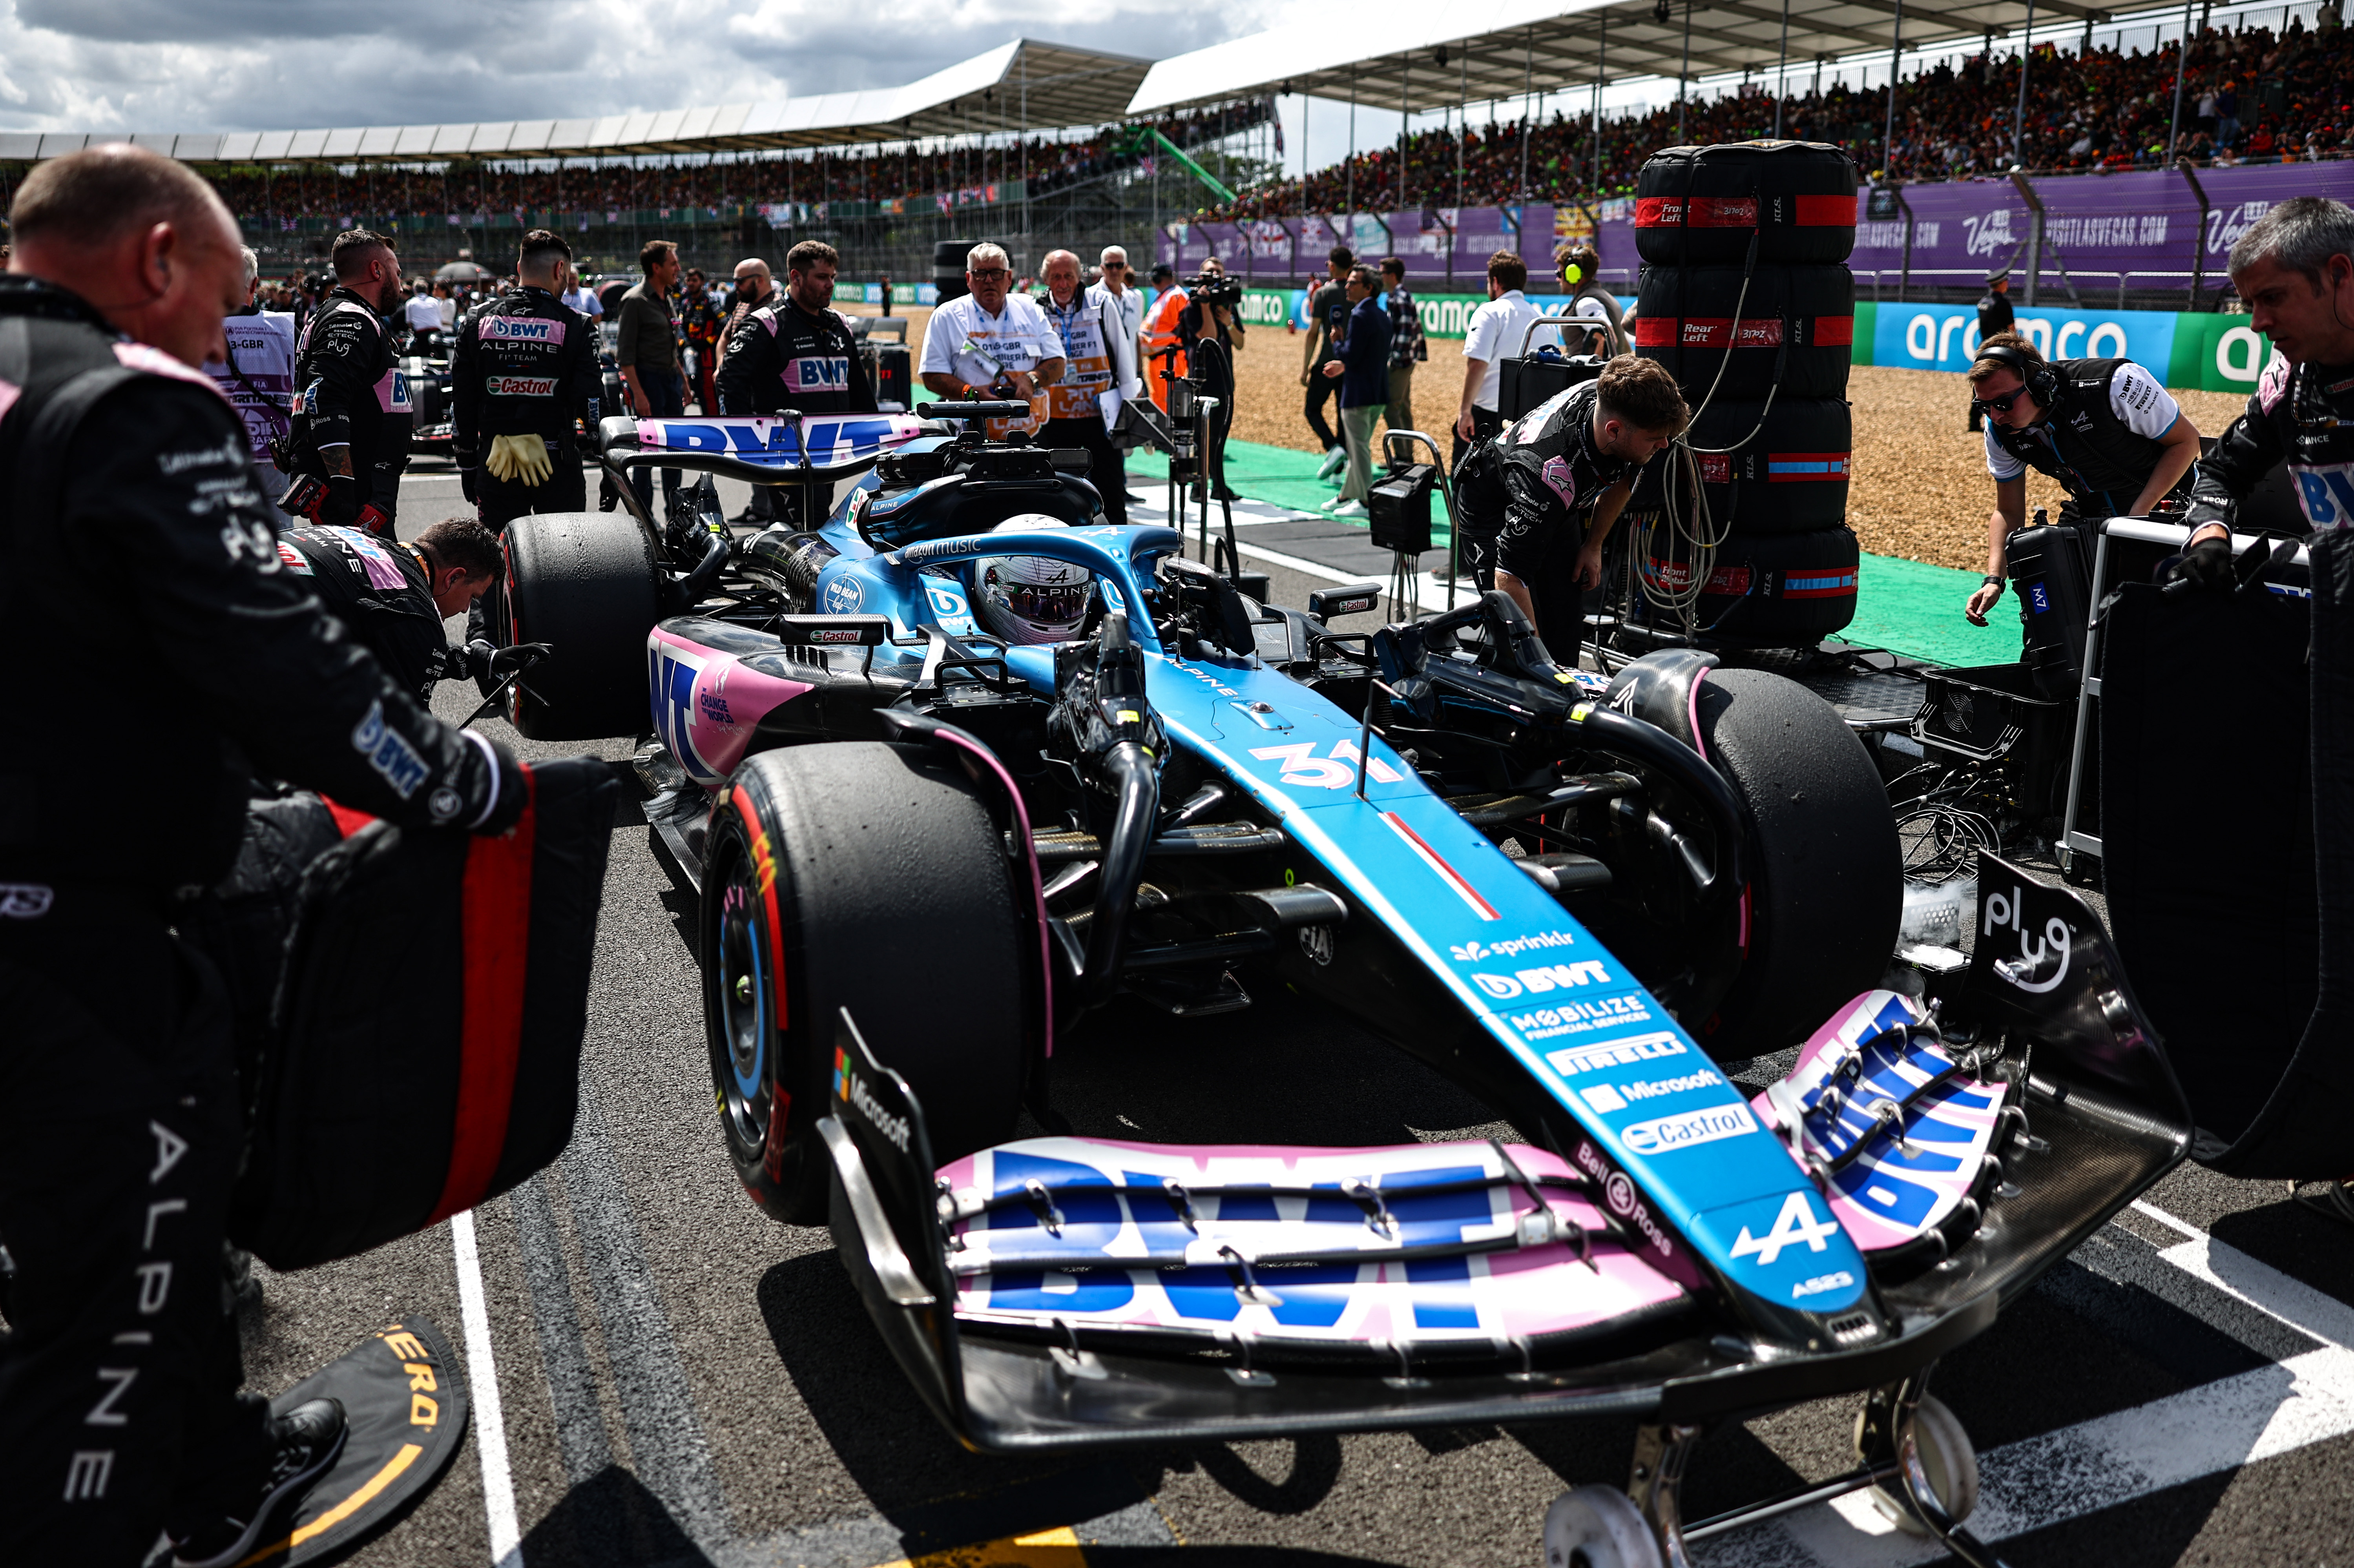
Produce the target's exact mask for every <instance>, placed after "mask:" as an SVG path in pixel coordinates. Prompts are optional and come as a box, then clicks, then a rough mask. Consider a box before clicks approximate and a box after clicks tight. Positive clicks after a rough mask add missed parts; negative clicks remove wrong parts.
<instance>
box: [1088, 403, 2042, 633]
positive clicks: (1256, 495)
mask: <svg viewBox="0 0 2354 1568" xmlns="http://www.w3.org/2000/svg"><path fill="white" fill-rule="evenodd" d="M1321 461H1322V460H1321V459H1320V458H1319V457H1317V455H1316V454H1315V453H1313V452H1303V451H1294V450H1291V449H1290V448H1288V447H1267V446H1261V445H1259V444H1258V443H1257V442H1256V441H1229V442H1227V443H1226V482H1227V483H1229V484H1231V485H1233V486H1234V487H1235V490H1236V491H1237V492H1239V493H1242V494H1244V495H1246V496H1248V497H1250V498H1251V499H1252V500H1253V501H1264V502H1266V503H1268V504H1269V505H1272V506H1282V507H1288V508H1289V509H1290V510H1292V511H1294V512H1314V511H1316V510H1317V509H1318V508H1319V507H1320V506H1322V505H1323V504H1324V503H1326V502H1328V501H1330V500H1331V499H1332V497H1333V496H1334V495H1336V494H1338V493H1339V492H1338V491H1337V490H1335V489H1334V488H1333V487H1331V485H1328V484H1325V483H1323V482H1321V481H1320V480H1318V479H1317V477H1316V470H1317V468H1318V466H1319V464H1320V462H1321ZM1168 471H1169V470H1168V464H1167V462H1166V461H1165V460H1164V459H1162V458H1161V455H1160V454H1159V453H1158V452H1144V451H1139V452H1130V453H1129V458H1128V473H1129V481H1130V482H1131V485H1132V487H1133V488H1135V489H1136V490H1137V492H1138V493H1144V489H1145V487H1146V486H1147V485H1153V486H1159V485H1162V484H1165V483H1166V482H1167V475H1168ZM1441 511H1443V508H1438V507H1434V513H1438V512H1441ZM1355 521H1356V525H1357V526H1358V527H1361V528H1362V527H1363V526H1365V522H1364V519H1363V518H1358V519H1356V520H1355ZM1431 521H1432V524H1433V526H1432V529H1431V536H1432V538H1433V539H1434V540H1435V541H1436V542H1437V544H1438V545H1439V546H1441V547H1444V546H1445V545H1446V543H1447V520H1446V518H1445V516H1444V515H1434V516H1433V517H1432V519H1431ZM1980 580H1981V579H1980V577H1979V576H1978V574H1977V573H1975V572H1960V571H1956V570H1954V569H1953V568H1952V567H1933V566H1930V565H1928V564H1927V563H1926V562H1924V561H1908V560H1904V559H1902V558H1900V557H1898V556H1872V555H1867V556H1864V557H1863V560H1862V565H1861V570H1860V571H1859V573H1858V575H1857V583H1856V586H1857V599H1856V614H1855V620H1852V621H1850V623H1849V625H1848V628H1847V630H1845V631H1843V632H1841V633H1840V641H1845V642H1849V643H1852V644H1854V645H1856V646H1858V647H1863V648H1886V649H1889V650H1891V651H1892V652H1897V653H1902V654H1903V655H1904V656H1905V657H1907V658H1909V659H1925V660H1927V661H1929V662H1932V663H1936V664H1951V665H1970V664H2002V663H2008V662H2010V661H2011V660H2014V659H2016V658H2018V657H2019V608H2018V606H2017V605H2016V604H2014V603H2013V602H2012V600H2011V598H2010V596H2009V594H2008V593H2006V594H2005V595H2004V596H2003V598H2002V599H2001V600H2000V601H1999V603H1998V604H1997V605H1996V606H1995V608H1994V610H1993V612H1992V613H1991V614H1990V615H1988V617H1987V622H1988V623H1987V624H1986V625H1985V626H1983V627H1978V626H1972V625H1971V624H1970V623H1969V622H1968V621H1967V620H1963V619H1962V606H1963V605H1964V604H1966V603H1967V602H1968V600H1969V597H1970V594H1971V593H1972V592H1973V591H1974V590H1975V589H1976V588H1978V583H1979V581H1980Z"/></svg>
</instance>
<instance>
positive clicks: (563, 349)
mask: <svg viewBox="0 0 2354 1568" xmlns="http://www.w3.org/2000/svg"><path fill="white" fill-rule="evenodd" d="M515 280H516V282H517V283H518V285H519V287H517V288H516V290H515V291H514V292H513V293H511V294H502V295H500V296H499V297H498V298H497V299H495V300H493V301H491V302H489V303H488V304H486V305H483V306H482V308H481V309H479V310H477V311H475V312H474V313H472V314H471V315H469V316H467V317H466V319H465V320H464V321H463V322H461V323H459V327H458V342H457V345H456V346H455V347H454V348H453V349H452V350H451V355H450V397H451V422H452V430H451V437H452V439H451V450H452V454H453V455H454V456H455V457H456V459H457V462H458V476H459V481H460V482H461V485H462V486H463V487H464V489H465V493H466V499H467V500H469V501H472V502H473V503H475V505H476V507H477V508H478V509H479V511H480V513H481V514H482V526H483V527H485V528H488V529H489V530H491V532H492V533H493V534H495V533H498V532H500V531H501V530H503V529H504V528H505V527H506V525H507V524H508V523H509V522H511V521H512V520H514V518H517V517H520V516H522V515H523V514H525V513H527V512H584V511H586V510H588V482H587V481H586V480H585V479H584V478H583V477H582V475H581V471H580V450H579V447H578V444H577V442H576V441H575V440H574V436H573V430H574V425H575V421H576V420H579V419H586V420H587V421H588V426H587V429H588V432H589V434H590V436H591V437H592V438H593V437H594V436H595V434H596V430H597V413H598V399H599V395H600V394H601V393H602V391H603V390H604V384H603V378H602V374H601V372H600V371H599V369H598V366H597V341H596V339H597V334H596V329H595V327H594V326H592V325H591V324H590V323H589V321H588V317H587V316H584V315H582V314H581V313H579V312H578V311H576V310H573V309H572V308H571V307H570V306H568V305H567V304H566V303H565V302H564V301H563V299H562V298H561V297H560V296H562V295H563V294H564V292H565V291H567V289H569V288H570V287H571V286H572V281H573V280H572V247H571V246H569V245H567V243H565V240H564V237H563V236H561V235H559V234H554V233H551V232H550V231H548V230H547V229H545V228H535V229H533V230H532V231H531V232H530V233H528V234H526V235H525V236H524V237H523V245H522V247H521V248H520V249H517V251H516V252H515Z"/></svg>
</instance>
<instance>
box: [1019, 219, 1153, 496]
mask: <svg viewBox="0 0 2354 1568" xmlns="http://www.w3.org/2000/svg"><path fill="white" fill-rule="evenodd" d="M1039 271H1040V273H1041V276H1042V278H1043V281H1044V283H1045V285H1046V288H1045V292H1044V295H1043V296H1042V297H1041V298H1040V299H1039V301H1038V308H1039V309H1040V310H1042V311H1044V312H1045V313H1046V323H1047V324H1048V325H1049V326H1051V327H1053V328H1054V329H1055V335H1056V336H1057V337H1059V338H1060V339H1061V340H1062V344H1063V360H1064V364H1065V366H1066V369H1065V370H1064V372H1063V378H1062V379H1061V380H1060V381H1058V382H1056V383H1055V385H1054V386H1052V387H1048V388H1047V389H1046V423H1045V425H1044V427H1043V428H1042V429H1040V430H1039V432H1038V436H1037V440H1038V444H1039V445H1040V446H1043V447H1077V448H1080V449H1082V450H1085V451H1086V452H1087V458H1088V463H1087V479H1088V481H1089V482H1091V483H1093V484H1094V485H1095V487H1096V493H1097V494H1098V495H1100V496H1102V497H1103V509H1104V520H1105V521H1106V522H1108V523H1111V524H1115V525H1117V526H1123V527H1124V526H1126V525H1127V523H1128V492H1127V487H1126V483H1125V481H1124V476H1123V475H1122V473H1121V471H1120V463H1119V449H1118V448H1116V447H1114V446H1113V445H1112V444H1111V432H1110V431H1108V429H1105V428H1104V398H1105V397H1107V396H1111V397H1114V398H1115V399H1117V398H1118V397H1133V396H1134V395H1135V394H1136V393H1138V392H1140V391H1141V390H1143V384H1142V383H1141V382H1140V381H1139V380H1138V379H1137V375H1136V355H1135V354H1134V352H1133V351H1132V350H1130V349H1129V346H1128V343H1127V334H1126V332H1125V326H1124V323H1123V322H1122V320H1121V317H1120V313H1119V307H1118V306H1117V305H1115V304H1113V303H1111V302H1109V301H1108V300H1107V299H1105V298H1104V297H1103V296H1101V295H1099V294H1097V293H1096V292H1095V291H1091V290H1085V289H1081V288H1080V287H1079V259H1078V257H1077V256H1076V254H1075V253H1073V252H1071V251H1068V250H1050V251H1048V252H1047V253H1046V260H1044V263H1042V264H1041V266H1040V268H1039ZM1111 407H1112V408H1113V409H1114V410H1117V409H1118V408H1119V403H1118V401H1117V400H1115V401H1114V402H1113V403H1112V405H1111Z"/></svg>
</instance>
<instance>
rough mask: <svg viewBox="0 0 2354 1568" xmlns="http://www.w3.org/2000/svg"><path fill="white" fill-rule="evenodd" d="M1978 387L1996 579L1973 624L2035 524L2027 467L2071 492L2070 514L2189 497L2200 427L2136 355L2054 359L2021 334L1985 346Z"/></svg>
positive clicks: (1975, 374) (1973, 602)
mask: <svg viewBox="0 0 2354 1568" xmlns="http://www.w3.org/2000/svg"><path fill="white" fill-rule="evenodd" d="M1969 382H1970V390H1971V394H1972V396H1973V397H1976V399H1977V401H1978V406H1979V407H1980V408H1982V409H1984V410H1985V412H1986V415H1987V421H1986V457H1987V471H1988V473H1990V474H1992V475H1993V476H1994V510H1993V512H1991V513H1989V514H1988V516H1987V568H1986V580H1985V581H1984V582H1983V583H1982V584H1980V585H1979V587H1978V589H1977V590H1976V591H1975V592H1973V593H1972V594H1971V595H1970V598H1969V602H1968V603H1967V605H1966V606H1965V607H1964V608H1963V610H1962V613H1963V615H1964V616H1965V617H1967V619H1968V620H1969V622H1970V624H1972V625H1973V626H1984V625H1985V624H1986V623H1987V621H1986V614H1987V611H1988V609H1991V608H1993V605H1994V601H1995V600H1997V599H2000V598H2001V597H2002V585H2003V581H2004V577H2005V575H2006V569H2007V567H2008V563H2009V546H2010V536H2011V535H2013V534H2015V533H2017V532H2018V531H2019V530H2020V528H2022V527H2024V526H2025V525H2026V523H2027V471H2028V470H2029V469H2031V468H2032V469H2034V470H2036V471H2039V472H2041V473H2046V474H2049V475H2051V476H2052V478H2053V479H2056V480H2058V481H2059V482H2060V485H2061V488H2062V489H2063V490H2065V491H2066V492H2067V493H2068V499H2067V500H2066V501H2065V502H2064V503H2062V505H2061V508H2060V521H2061V522H2062V523H2074V524H2087V525H2097V524H2099V523H2101V522H2102V521H2103V520H2104V519H2105V518H2110V517H2147V516H2148V515H2149V514H2150V513H2151V511H2152V510H2153V509H2155V508H2156V507H2157V505H2158V503H2159V502H2161V501H2163V500H2165V499H2166V498H2167V497H2168V496H2169V495H2177V494H2179V495H2181V496H2183V497H2186V498H2187V497H2188V495H2189V493H2190V471H2191V470H2192V468H2193V467H2195V466H2196V465H2197V463H2198V461H2199V427H2198V426H2196V425H2194V424H2192V423H2191V422H2190V416H2189V415H2188V414H2185V413H2184V412H2183V411H2182V408H2181V406H2180V405H2179V404H2178V403H2176V402H2175V400H2174V397H2173V396H2172V394H2170V393H2168V391H2167V389H2166V388H2165V387H2164V386H2162V385H2160V383H2159V381H2158V377H2157V376H2152V375H2151V374H2150V373H2149V372H2148V371H2147V370H2145V369H2143V368H2142V367H2141V366H2138V365H2137V364H2135V363H2134V362H2133V361H2132V360H2130V359H2061V360H2047V359H2045V358H2044V357H2043V355H2041V354H2040V353H2039V352H2037V350H2036V347H2035V345H2034V344H2032V343H2030V342H2029V341H2028V340H2027V339H2026V338H2024V337H2022V336H2020V334H2017V333H2010V332H2007V333H1998V334H1996V335H1995V337H1994V340H1993V341H1992V342H1990V343H1983V344H1979V345H1978V358H1977V359H1976V360H1975V361H1974V362H1973V363H1972V364H1971V366H1970V368H1969Z"/></svg>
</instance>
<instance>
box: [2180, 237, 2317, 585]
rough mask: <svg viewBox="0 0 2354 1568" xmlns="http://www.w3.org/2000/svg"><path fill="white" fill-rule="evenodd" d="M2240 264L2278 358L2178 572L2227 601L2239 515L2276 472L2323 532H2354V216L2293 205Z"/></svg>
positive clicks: (2227, 456)
mask: <svg viewBox="0 0 2354 1568" xmlns="http://www.w3.org/2000/svg"><path fill="white" fill-rule="evenodd" d="M2230 266H2231V270H2232V283H2233V285H2234V286H2236V287H2237V288H2238V289H2239V291H2240V297H2241V298H2242V299H2243V300H2245V301H2247V302H2248V308H2249V310H2250V312H2251V313H2252V314H2251V315H2250V316H2249V322H2250V324H2251V325H2252V326H2253V328H2254V329H2255V330H2256V331H2257V332H2260V333H2262V334H2264V336H2266V337H2267V338H2269V339H2271V340H2272V345H2273V350H2274V354H2275V355H2276V357H2275V358H2274V360H2273V362H2272V363H2271V364H2270V365H2268V366H2265V367H2264V376H2262V378H2261V379H2259V380H2258V381H2257V383H2256V389H2255V391H2254V392H2253V394H2251V395H2250V396H2249V398H2248V407H2247V409H2246V411H2245V412H2243V414H2241V416H2240V417H2239V418H2236V419H2234V420H2232V423H2231V426H2230V428H2228V429H2225V430H2224V432H2223V439H2222V440H2219V441H2217V442H2216V443H2215V450H2214V451H2213V452H2211V454H2209V456H2208V458H2207V460H2206V461H2204V462H2202V463H2200V465H2199V479H2198V482H2197V484H2196V485H2195V486H2194V487H2193V489H2192V491H2191V495H2190V521H2191V524H2193V526H2192V531H2191V535H2190V549H2189V550H2188V552H2187V553H2186V554H2185V555H2184V556H2183V558H2182V561H2181V563H2180V565H2179V567H2177V568H2176V572H2177V574H2178V575H2179V576H2181V577H2188V578H2190V580H2192V581H2193V582H2196V583H2199V584H2200V585H2201V586H2202V587H2207V588H2216V589H2219V590H2223V591H2229V590H2230V589H2232V588H2234V587H2236V586H2237V580H2238V579H2237V575H2236V574H2235V573H2234V572H2233V570H2232V543H2231V536H2230V535H2231V530H2230V523H2231V520H2232V513H2233V511H2234V510H2235V509H2236V508H2237V506H2238V504H2239V503H2240V502H2242V501H2243V500H2245V499H2246V498H2247V496H2248V495H2249V494H2250V493H2253V491H2254V490H2255V488H2256V485H2257V482H2259V481H2261V480H2262V479H2263V478H2264V475H2265V474H2266V473H2268V472H2270V471H2272V467H2273V465H2274V463H2277V462H2280V461H2284V460H2285V461H2286V462H2287V464H2288V472H2289V478H2290V480H2291V481H2292V482H2294V483H2295V484H2296V500H2297V506H2298V508H2299V510H2301V511H2302V512H2303V513H2304V514H2305V520H2306V522H2307V523H2308V524H2312V526H2313V527H2314V528H2315V529H2316V530H2319V529H2323V528H2346V527H2354V207H2348V206H2347V205H2346V204H2345V203H2344V202H2341V201H2333V200H2331V199H2329V198H2328V197H2327V196H2296V197H2292V198H2291V199H2290V200H2287V201H2285V202H2283V203H2281V204H2280V205H2279V206H2278V207H2274V208H2273V209H2272V210H2271V211H2270V212H2268V213H2266V214H2265V215H2264V217H2261V218H2258V219H2257V220H2256V222H2255V224H2254V226H2253V228H2250V229H2249V230H2248V232H2247V233H2245V234H2243V235H2242V236H2241V237H2240V238H2239V241H2238V243H2236V244H2234V245H2233V246H2232V257H2231V261H2230Z"/></svg>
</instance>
